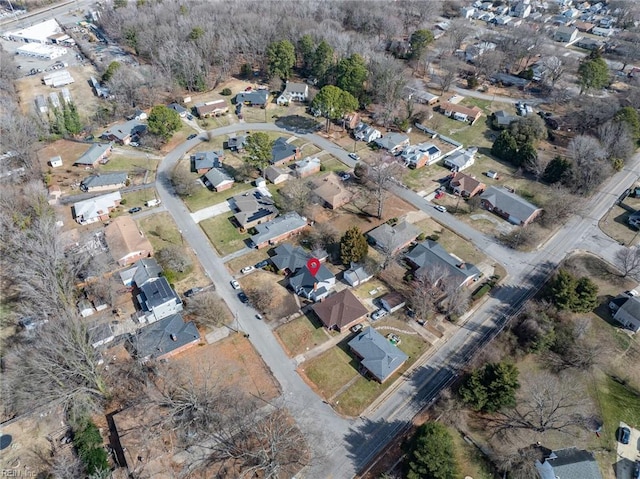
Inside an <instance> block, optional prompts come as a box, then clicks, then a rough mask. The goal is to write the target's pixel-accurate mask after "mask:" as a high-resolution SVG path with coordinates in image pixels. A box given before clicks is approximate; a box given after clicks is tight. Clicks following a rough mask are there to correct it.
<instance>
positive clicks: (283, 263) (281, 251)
mask: <svg viewBox="0 0 640 479" xmlns="http://www.w3.org/2000/svg"><path fill="white" fill-rule="evenodd" d="M273 252H274V253H275V254H274V255H273V256H272V257H271V258H270V259H271V262H272V263H273V265H274V266H275V267H276V269H277V270H278V271H279V272H282V273H284V274H285V275H290V274H293V273H295V272H296V271H298V270H299V269H300V268H302V267H303V266H305V265H306V264H307V261H309V260H310V259H311V257H312V256H311V255H310V254H309V253H307V252H306V251H305V250H304V249H302V248H300V247H299V246H298V247H293V246H292V245H290V244H289V243H284V244H281V245H279V246H277V247H276V248H275V249H274V250H273ZM316 259H318V258H316Z"/></svg>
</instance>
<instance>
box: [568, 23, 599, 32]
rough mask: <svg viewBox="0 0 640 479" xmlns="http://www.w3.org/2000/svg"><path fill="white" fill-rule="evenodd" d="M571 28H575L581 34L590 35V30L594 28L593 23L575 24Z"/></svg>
mask: <svg viewBox="0 0 640 479" xmlns="http://www.w3.org/2000/svg"><path fill="white" fill-rule="evenodd" d="M573 26H574V27H576V28H577V29H578V31H580V32H583V33H591V30H593V28H594V27H595V25H594V24H593V23H589V22H581V21H577V22H575V23H574V24H573Z"/></svg>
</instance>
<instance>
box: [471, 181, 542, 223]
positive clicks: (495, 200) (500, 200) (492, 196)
mask: <svg viewBox="0 0 640 479" xmlns="http://www.w3.org/2000/svg"><path fill="white" fill-rule="evenodd" d="M480 198H481V199H483V200H485V201H487V202H489V203H490V204H491V205H492V206H493V207H494V208H497V209H499V210H500V211H503V212H505V213H506V214H508V215H509V216H510V217H513V218H516V219H518V220H520V221H526V220H527V219H528V218H529V217H530V216H531V215H532V214H534V213H535V212H536V211H538V210H539V209H540V208H538V207H537V206H536V205H533V204H531V203H529V202H528V201H527V200H525V199H524V198H522V197H521V196H519V195H516V194H515V193H512V192H511V191H509V190H507V189H505V188H499V187H496V186H490V187H489V188H487V190H486V191H485V192H484V193H482V194H481V195H480Z"/></svg>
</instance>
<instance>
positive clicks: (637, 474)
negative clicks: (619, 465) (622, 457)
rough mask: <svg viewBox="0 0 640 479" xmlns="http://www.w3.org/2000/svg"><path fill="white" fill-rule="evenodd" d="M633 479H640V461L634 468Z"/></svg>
mask: <svg viewBox="0 0 640 479" xmlns="http://www.w3.org/2000/svg"><path fill="white" fill-rule="evenodd" d="M631 479H640V461H636V465H635V467H634V468H633V475H632V476H631Z"/></svg>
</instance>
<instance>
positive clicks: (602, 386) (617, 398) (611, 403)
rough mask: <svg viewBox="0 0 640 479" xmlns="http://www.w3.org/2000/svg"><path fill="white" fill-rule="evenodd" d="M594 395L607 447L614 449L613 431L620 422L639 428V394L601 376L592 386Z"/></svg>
mask: <svg viewBox="0 0 640 479" xmlns="http://www.w3.org/2000/svg"><path fill="white" fill-rule="evenodd" d="M594 393H595V396H596V399H597V400H598V403H599V405H600V411H601V413H602V419H603V420H604V435H606V437H607V438H608V442H609V446H610V447H611V448H615V431H616V429H617V428H618V426H619V424H620V421H623V422H625V423H627V424H629V425H630V426H632V427H636V428H637V427H640V392H639V391H634V390H633V389H631V388H629V387H627V386H623V385H622V384H620V383H618V382H616V381H614V380H613V379H611V377H609V376H603V377H602V379H601V380H600V381H599V382H598V383H597V384H596V385H595V386H594Z"/></svg>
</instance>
